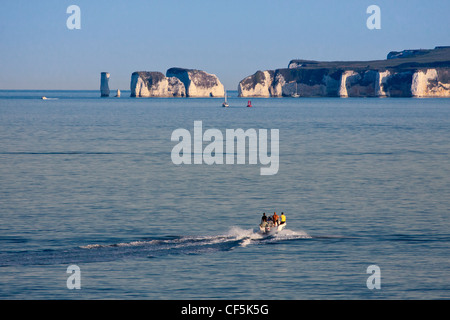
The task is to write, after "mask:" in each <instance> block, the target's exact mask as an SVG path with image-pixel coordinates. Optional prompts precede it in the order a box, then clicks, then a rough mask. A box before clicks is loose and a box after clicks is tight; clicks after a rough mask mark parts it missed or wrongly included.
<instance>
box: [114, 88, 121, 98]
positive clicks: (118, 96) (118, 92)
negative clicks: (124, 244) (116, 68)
mask: <svg viewBox="0 0 450 320" xmlns="http://www.w3.org/2000/svg"><path fill="white" fill-rule="evenodd" d="M115 97H117V98H120V90H119V89H117V93H116V95H115Z"/></svg>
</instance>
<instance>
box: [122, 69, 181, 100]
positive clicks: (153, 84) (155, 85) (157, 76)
mask: <svg viewBox="0 0 450 320" xmlns="http://www.w3.org/2000/svg"><path fill="white" fill-rule="evenodd" d="M130 90H131V97H184V96H185V95H186V93H185V92H186V90H185V87H184V84H183V83H182V82H181V81H180V80H179V79H177V78H174V77H166V76H164V75H163V74H162V73H161V72H147V71H139V72H133V74H132V75H131V83H130Z"/></svg>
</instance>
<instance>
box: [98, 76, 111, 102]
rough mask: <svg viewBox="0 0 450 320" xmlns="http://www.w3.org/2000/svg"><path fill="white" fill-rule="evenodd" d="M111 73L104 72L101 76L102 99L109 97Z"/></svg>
mask: <svg viewBox="0 0 450 320" xmlns="http://www.w3.org/2000/svg"><path fill="white" fill-rule="evenodd" d="M109 93H110V91H109V73H108V72H102V73H101V75H100V95H101V96H102V97H109Z"/></svg>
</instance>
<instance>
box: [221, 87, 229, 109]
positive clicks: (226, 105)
mask: <svg viewBox="0 0 450 320" xmlns="http://www.w3.org/2000/svg"><path fill="white" fill-rule="evenodd" d="M224 96H225V101H224V102H223V103H222V107H224V108H226V107H229V106H230V105H229V104H228V102H227V92H226V91H225V95H224Z"/></svg>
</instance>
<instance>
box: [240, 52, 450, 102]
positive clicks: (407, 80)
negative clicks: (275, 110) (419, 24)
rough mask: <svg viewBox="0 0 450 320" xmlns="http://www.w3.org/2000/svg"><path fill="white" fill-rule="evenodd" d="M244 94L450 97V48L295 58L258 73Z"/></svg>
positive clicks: (249, 79) (242, 85) (246, 83)
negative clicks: (375, 56) (381, 56)
mask: <svg viewBox="0 0 450 320" xmlns="http://www.w3.org/2000/svg"><path fill="white" fill-rule="evenodd" d="M238 94H239V96H240V97H290V96H295V95H298V96H300V97H450V47H436V48H435V49H429V50H428V49H427V50H424V49H418V50H404V51H400V52H395V51H393V52H390V53H389V54H388V56H387V59H386V60H373V61H332V62H320V61H312V60H291V61H290V62H289V65H288V68H282V69H275V70H266V71H257V72H256V73H254V74H253V75H251V76H248V77H246V78H244V79H243V80H242V81H241V82H240V83H239V86H238Z"/></svg>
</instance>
